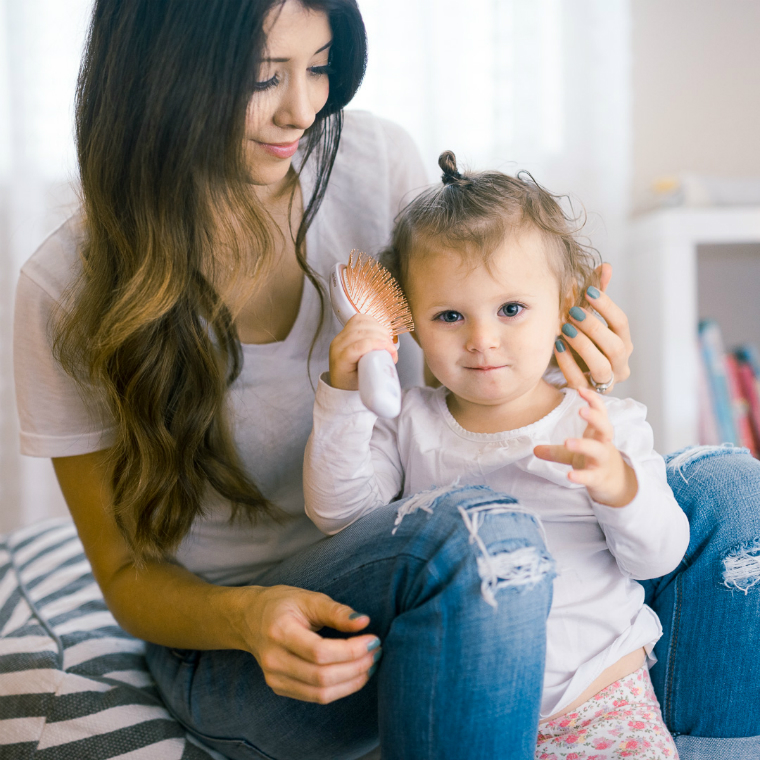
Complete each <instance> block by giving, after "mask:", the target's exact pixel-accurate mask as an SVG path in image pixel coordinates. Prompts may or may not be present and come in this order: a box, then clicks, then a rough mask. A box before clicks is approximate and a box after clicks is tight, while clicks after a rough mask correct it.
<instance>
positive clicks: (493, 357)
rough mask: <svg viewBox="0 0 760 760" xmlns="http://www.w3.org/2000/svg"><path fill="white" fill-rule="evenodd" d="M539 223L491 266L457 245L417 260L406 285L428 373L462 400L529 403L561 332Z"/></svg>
mask: <svg viewBox="0 0 760 760" xmlns="http://www.w3.org/2000/svg"><path fill="white" fill-rule="evenodd" d="M549 255H551V253H550V252H549V251H547V244H546V241H545V240H544V238H543V237H542V236H541V234H540V233H539V232H538V231H537V230H536V229H534V228H526V229H523V230H520V231H518V232H517V233H515V234H514V235H512V236H510V237H508V238H507V239H505V240H504V241H503V242H502V244H501V245H500V246H499V248H498V249H497V250H496V251H494V253H493V256H492V257H491V259H490V261H489V264H488V266H486V265H485V264H483V263H481V262H480V261H473V260H472V259H470V260H467V259H466V258H462V257H461V256H460V254H458V253H457V252H456V251H453V250H446V249H443V248H441V249H438V250H433V251H432V252H431V253H429V254H426V255H423V256H420V257H418V258H416V259H412V261H411V262H410V265H409V269H408V272H407V277H406V292H407V296H408V299H409V305H410V307H411V310H412V316H413V317H414V324H415V332H416V335H417V338H418V340H419V342H420V345H421V347H422V349H423V351H424V352H425V359H426V361H427V364H428V366H429V367H430V370H431V372H432V373H433V374H434V375H435V376H436V377H437V378H438V380H440V382H441V383H442V384H443V385H445V386H446V387H447V388H448V389H449V390H450V391H451V392H452V393H453V394H455V395H456V396H457V397H458V399H459V400H461V401H462V402H466V403H470V404H477V405H485V406H499V405H503V404H510V403H511V402H513V401H520V402H527V403H530V394H531V393H532V392H534V391H535V390H536V388H537V386H538V384H539V383H540V381H541V377H542V375H543V373H544V371H545V370H546V368H547V366H548V364H549V360H550V359H551V356H552V351H553V346H554V340H555V338H556V336H557V335H558V334H559V330H560V326H561V318H560V294H559V283H558V281H557V277H556V275H555V274H554V272H553V271H552V270H551V268H550V265H549V260H548V256H549Z"/></svg>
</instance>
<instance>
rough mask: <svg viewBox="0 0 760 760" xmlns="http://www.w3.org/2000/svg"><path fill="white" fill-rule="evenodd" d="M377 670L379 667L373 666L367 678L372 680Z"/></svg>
mask: <svg viewBox="0 0 760 760" xmlns="http://www.w3.org/2000/svg"><path fill="white" fill-rule="evenodd" d="M376 670H377V665H373V666H372V667H371V668H370V669H369V670H368V671H367V677H368V678H372V676H374V675H375V671H376Z"/></svg>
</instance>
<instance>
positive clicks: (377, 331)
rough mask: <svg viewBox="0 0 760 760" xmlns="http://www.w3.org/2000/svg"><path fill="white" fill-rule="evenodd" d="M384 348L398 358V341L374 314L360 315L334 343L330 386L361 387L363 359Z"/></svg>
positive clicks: (350, 320)
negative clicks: (361, 362)
mask: <svg viewBox="0 0 760 760" xmlns="http://www.w3.org/2000/svg"><path fill="white" fill-rule="evenodd" d="M377 349H384V350H386V351H388V352H390V355H391V356H392V357H393V361H394V362H396V361H398V348H397V344H395V343H394V342H393V339H392V338H391V336H390V335H389V333H388V330H387V329H386V328H385V327H383V326H382V325H381V324H380V323H379V322H378V321H377V320H376V319H375V318H374V317H370V316H368V315H367V314H356V315H354V316H353V317H351V319H349V320H348V322H346V326H345V327H344V328H343V329H342V330H341V331H340V332H339V333H338V334H337V335H336V336H335V337H334V338H333V342H332V343H331V344H330V385H332V387H333V388H340V389H341V390H344V391H355V390H358V388H359V371H358V366H359V359H361V358H362V356H364V354H368V353H369V352H370V351H375V350H377Z"/></svg>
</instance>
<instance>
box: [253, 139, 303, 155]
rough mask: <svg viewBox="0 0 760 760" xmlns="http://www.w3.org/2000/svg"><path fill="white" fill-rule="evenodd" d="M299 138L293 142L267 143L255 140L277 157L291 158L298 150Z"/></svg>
mask: <svg viewBox="0 0 760 760" xmlns="http://www.w3.org/2000/svg"><path fill="white" fill-rule="evenodd" d="M299 140H300V138H299ZM299 140H296V141H295V142H292V143H265V142H259V141H258V140H256V141H255V142H256V143H258V144H259V145H260V146H261V147H262V148H263V149H264V150H265V151H266V152H267V153H269V154H270V155H272V156H275V157H276V158H290V157H291V156H292V155H293V154H294V153H295V152H296V151H297V150H298V143H299Z"/></svg>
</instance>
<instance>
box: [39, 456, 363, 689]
mask: <svg viewBox="0 0 760 760" xmlns="http://www.w3.org/2000/svg"><path fill="white" fill-rule="evenodd" d="M108 461H109V452H108V451H98V452H94V453H91V454H83V455H81V456H72V457H60V458H55V459H53V466H54V467H55V472H56V476H57V477H58V482H59V483H60V485H61V489H62V491H63V495H64V498H65V499H66V502H67V504H68V506H69V509H70V510H71V514H72V516H73V518H74V522H75V524H76V527H77V530H78V532H79V537H80V539H81V541H82V544H83V545H84V550H85V553H86V554H87V558H88V559H89V561H90V564H91V565H92V570H93V574H94V576H95V580H96V581H97V583H98V585H99V586H100V588H101V590H102V592H103V596H104V598H105V600H106V603H107V605H108V607H109V609H110V610H111V612H112V614H113V616H114V617H115V618H116V620H117V621H118V623H119V625H121V626H122V627H123V628H124V629H125V630H126V631H128V632H129V633H131V634H132V635H134V636H137V637H138V638H141V639H145V640H146V641H151V642H154V643H156V644H162V645H164V646H170V647H175V648H180V649H241V650H244V651H248V652H250V653H251V654H252V655H253V656H254V657H255V658H256V660H257V661H258V663H259V665H260V666H261V668H262V670H263V671H264V674H265V677H266V682H267V684H268V685H269V686H270V687H271V688H272V689H273V690H274V691H275V693H277V694H280V695H282V696H288V697H292V698H294V699H301V700H304V701H308V702H318V703H323V704H324V703H327V702H332V701H333V700H335V699H339V698H341V697H344V696H347V695H348V694H352V693H354V692H355V691H358V690H359V689H361V688H362V687H363V686H364V684H366V682H367V680H368V677H367V671H368V670H369V668H370V667H371V666H372V664H373V662H374V659H373V656H372V650H374V649H375V648H376V647H377V638H376V637H375V636H371V635H362V636H354V637H351V638H347V639H325V638H322V637H321V636H319V635H318V634H317V633H316V631H318V630H319V629H320V628H323V627H325V626H329V627H331V628H334V629H337V630H339V631H344V632H346V633H349V634H351V633H356V632H358V631H360V630H361V629H363V628H365V627H366V626H367V624H368V623H369V618H367V617H366V616H361V617H357V618H356V619H353V620H352V619H351V617H350V616H351V615H352V614H355V613H353V610H351V608H350V607H346V606H345V605H342V604H338V603H337V602H335V601H333V600H332V599H330V598H329V597H328V596H326V595H324V594H319V593H314V592H311V591H305V590H303V589H297V588H292V587H289V586H274V587H271V588H267V587H260V586H243V587H224V586H214V585H212V584H209V583H206V582H204V581H203V580H201V579H200V578H198V577H197V576H196V575H193V574H192V573H190V572H189V571H188V570H186V569H185V568H183V567H182V566H180V565H178V564H174V563H172V562H171V561H168V560H167V561H148V562H146V563H145V564H144V565H143V566H141V567H140V568H139V569H138V568H136V567H135V565H134V563H133V561H132V557H131V554H130V551H129V548H128V546H127V544H126V542H125V540H124V538H123V537H122V535H121V533H120V532H119V529H118V527H117V526H116V523H115V520H114V518H113V516H112V514H111V510H110V504H111V489H110V484H109V477H108V472H109V467H108ZM369 647H372V650H370V649H369Z"/></svg>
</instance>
